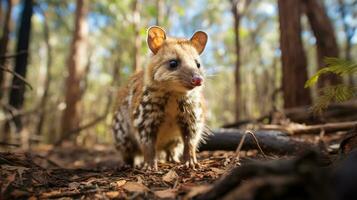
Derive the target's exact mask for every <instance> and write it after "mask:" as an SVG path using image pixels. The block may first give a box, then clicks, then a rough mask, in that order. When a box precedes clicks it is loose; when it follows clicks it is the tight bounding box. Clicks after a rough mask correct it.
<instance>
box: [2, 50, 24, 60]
mask: <svg viewBox="0 0 357 200" xmlns="http://www.w3.org/2000/svg"><path fill="white" fill-rule="evenodd" d="M26 53H27V51H25V50H22V51H19V52H18V53H14V54H7V55H3V56H0V59H10V58H14V57H16V56H19V55H22V54H26Z"/></svg>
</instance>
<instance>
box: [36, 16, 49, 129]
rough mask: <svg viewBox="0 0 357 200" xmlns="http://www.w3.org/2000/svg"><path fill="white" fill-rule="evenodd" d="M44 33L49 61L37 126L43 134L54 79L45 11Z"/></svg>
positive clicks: (47, 62)
mask: <svg viewBox="0 0 357 200" xmlns="http://www.w3.org/2000/svg"><path fill="white" fill-rule="evenodd" d="M43 17H44V19H43V34H44V40H45V44H46V48H47V61H46V78H45V81H44V89H43V95H42V97H41V101H40V113H39V120H38V123H37V126H36V134H38V135H41V133H42V128H43V124H44V121H45V117H46V107H47V100H48V96H49V88H50V82H51V80H52V77H51V65H52V47H51V44H50V33H49V27H48V21H47V16H46V13H45V12H43Z"/></svg>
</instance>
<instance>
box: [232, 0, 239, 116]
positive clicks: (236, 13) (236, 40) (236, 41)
mask: <svg viewBox="0 0 357 200" xmlns="http://www.w3.org/2000/svg"><path fill="white" fill-rule="evenodd" d="M231 5H232V14H233V30H234V48H235V54H236V56H235V57H236V60H235V69H234V80H235V91H234V94H235V112H234V113H235V120H236V121H238V120H239V119H240V113H241V106H240V105H241V88H240V87H241V78H240V38H239V27H240V18H241V15H240V13H239V10H238V0H231Z"/></svg>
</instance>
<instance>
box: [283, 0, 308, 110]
mask: <svg viewBox="0 0 357 200" xmlns="http://www.w3.org/2000/svg"><path fill="white" fill-rule="evenodd" d="M278 8H279V22H280V49H281V59H282V71H283V73H282V74H283V78H282V88H283V98H284V107H285V108H291V107H297V106H303V105H309V104H311V95H310V91H309V90H308V89H305V88H304V85H305V82H306V80H307V77H308V75H307V63H306V55H305V52H304V47H303V43H302V39H301V24H300V16H301V6H300V0H289V1H286V0H278Z"/></svg>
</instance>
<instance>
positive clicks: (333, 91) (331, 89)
mask: <svg viewBox="0 0 357 200" xmlns="http://www.w3.org/2000/svg"><path fill="white" fill-rule="evenodd" d="M356 92H357V87H352V86H347V85H344V84H339V85H334V86H327V87H324V88H322V89H320V91H319V94H320V96H319V97H318V98H317V100H316V102H315V104H314V106H313V107H312V109H313V111H314V113H321V112H322V111H323V110H324V109H326V108H327V107H328V105H329V104H330V103H331V102H343V101H347V100H349V99H351V98H353V97H354V96H356Z"/></svg>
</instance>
